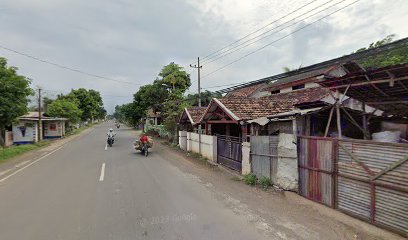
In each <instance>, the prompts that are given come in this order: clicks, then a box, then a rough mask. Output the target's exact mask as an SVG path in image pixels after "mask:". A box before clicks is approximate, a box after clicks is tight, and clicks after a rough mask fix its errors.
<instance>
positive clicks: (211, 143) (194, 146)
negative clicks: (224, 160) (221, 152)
mask: <svg viewBox="0 0 408 240" xmlns="http://www.w3.org/2000/svg"><path fill="white" fill-rule="evenodd" d="M179 133H180V134H179V136H180V137H179V145H180V148H181V149H183V150H186V151H189V152H195V153H199V151H200V150H199V145H198V139H199V135H198V133H192V132H185V131H180V132H179ZM184 134H185V135H186V137H184ZM184 139H185V142H184ZM201 155H203V156H204V157H206V158H208V159H209V160H211V161H214V162H215V161H216V160H217V137H216V136H211V135H205V134H201Z"/></svg>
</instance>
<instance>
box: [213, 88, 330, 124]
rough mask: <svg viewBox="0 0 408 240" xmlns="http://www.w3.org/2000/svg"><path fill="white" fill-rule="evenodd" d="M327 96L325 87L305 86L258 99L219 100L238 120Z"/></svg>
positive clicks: (315, 100) (275, 112) (291, 108)
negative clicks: (305, 87) (304, 87)
mask: <svg viewBox="0 0 408 240" xmlns="http://www.w3.org/2000/svg"><path fill="white" fill-rule="evenodd" d="M327 96H329V90H327V89H324V88H307V89H302V90H297V91H292V92H288V93H279V94H274V95H271V96H267V97H262V98H258V99H253V98H242V97H241V98H239V97H227V98H222V99H220V102H221V103H222V104H223V105H224V106H225V107H226V108H227V109H229V110H230V111H231V112H232V113H234V114H235V115H236V116H237V117H238V118H239V119H240V120H250V119H256V118H260V117H266V116H269V115H273V114H277V113H283V112H288V111H291V110H293V109H294V106H295V105H296V104H300V103H309V102H317V101H320V100H322V99H323V98H324V97H327Z"/></svg>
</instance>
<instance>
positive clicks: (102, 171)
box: [99, 163, 105, 182]
mask: <svg viewBox="0 0 408 240" xmlns="http://www.w3.org/2000/svg"><path fill="white" fill-rule="evenodd" d="M104 178H105V163H103V164H102V168H101V176H100V177H99V182H102V181H103V179H104Z"/></svg>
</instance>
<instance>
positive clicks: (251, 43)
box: [206, 0, 347, 64]
mask: <svg viewBox="0 0 408 240" xmlns="http://www.w3.org/2000/svg"><path fill="white" fill-rule="evenodd" d="M345 1H347V0H342V1H340V2H337V3H335V4H333V5H330V6H328V7H326V8H324V9H322V10H320V11H317V12H315V13H313V14H311V15H309V16H306V17H304V18H301V19H300V20H298V21H296V22H294V23H292V24H290V25H288V26H285V27H283V28H281V29H279V30H277V31H273V32H272V33H271V34H268V35H266V36H263V37H261V36H262V35H265V34H266V33H268V32H271V31H272V30H275V29H277V28H279V27H281V26H283V25H285V24H287V23H289V22H292V21H293V20H296V19H297V18H299V17H301V16H304V15H305V14H308V13H310V12H313V11H314V10H316V9H318V8H320V7H323V6H324V5H326V4H328V3H330V2H333V1H332V0H329V1H327V2H325V3H323V4H321V5H319V6H317V7H315V8H313V9H311V10H309V11H307V12H305V13H304V14H302V15H301V16H297V17H295V18H292V19H290V20H288V21H286V22H284V23H282V24H280V25H278V26H276V27H274V28H272V29H270V30H268V31H266V32H263V33H261V34H259V35H257V36H255V37H252V38H250V39H248V40H246V41H244V42H242V43H240V44H238V45H236V46H234V47H232V48H230V49H228V50H227V51H225V52H221V53H219V54H217V55H214V56H213V57H212V58H209V59H207V62H206V64H209V63H212V62H215V61H217V60H218V59H220V58H223V57H225V56H228V55H230V54H232V53H234V52H237V51H239V50H241V49H244V48H246V47H248V46H250V45H253V44H254V43H256V42H259V41H261V40H262V39H265V38H267V37H270V36H272V35H275V34H277V33H279V32H282V31H283V30H285V29H288V28H290V27H292V26H294V25H296V24H298V23H300V22H302V21H304V20H306V19H309V18H311V17H313V16H316V15H317V14H319V13H321V12H324V11H326V10H327V9H329V8H332V7H334V6H336V5H339V4H340V3H343V2H345ZM255 39H256V40H255ZM252 40H255V41H252ZM251 41H252V42H251ZM245 43H248V44H245ZM244 44H245V45H244ZM242 45H244V46H242ZM240 46H242V47H240Z"/></svg>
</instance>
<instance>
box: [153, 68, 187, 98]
mask: <svg viewBox="0 0 408 240" xmlns="http://www.w3.org/2000/svg"><path fill="white" fill-rule="evenodd" d="M159 77H160V78H158V79H157V80H156V81H158V82H160V83H161V84H164V85H166V86H167V87H168V88H169V89H180V90H181V91H183V92H184V91H186V90H187V89H188V88H189V87H190V86H191V80H190V75H189V74H187V73H186V72H185V71H184V70H183V68H182V67H181V66H179V65H178V64H175V63H174V62H171V63H170V64H168V65H166V66H164V67H163V68H162V70H161V71H160V73H159Z"/></svg>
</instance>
